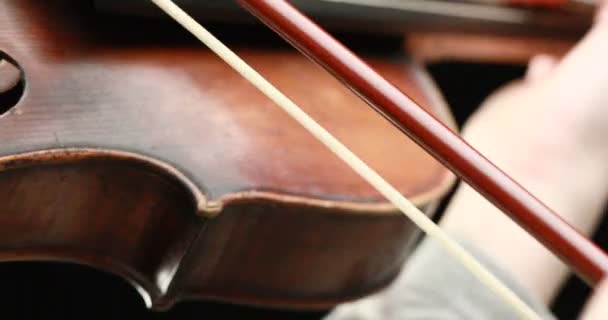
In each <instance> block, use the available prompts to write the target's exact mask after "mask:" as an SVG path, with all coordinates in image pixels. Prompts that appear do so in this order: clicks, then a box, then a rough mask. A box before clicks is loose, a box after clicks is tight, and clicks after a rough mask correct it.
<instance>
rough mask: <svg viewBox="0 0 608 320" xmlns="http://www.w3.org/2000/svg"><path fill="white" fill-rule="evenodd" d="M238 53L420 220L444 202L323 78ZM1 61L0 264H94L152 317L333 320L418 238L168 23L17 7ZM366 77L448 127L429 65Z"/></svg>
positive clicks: (368, 116) (8, 13)
mask: <svg viewBox="0 0 608 320" xmlns="http://www.w3.org/2000/svg"><path fill="white" fill-rule="evenodd" d="M239 37H240V36H239V33H237V34H236V36H235V37H233V38H236V39H237V40H241V41H239V43H240V46H238V47H237V50H238V52H239V53H240V54H242V55H243V57H244V58H245V60H247V61H248V62H249V63H251V64H252V65H253V66H254V67H255V68H257V69H259V70H260V71H261V73H262V74H264V75H265V76H267V77H268V79H269V80H270V81H271V82H273V83H276V84H277V85H278V87H279V88H280V89H282V90H283V91H284V92H286V94H287V95H288V96H290V97H292V98H293V99H294V100H295V101H297V102H298V103H299V104H300V105H302V107H303V108H304V109H306V110H307V111H308V112H309V113H310V114H311V115H312V116H313V117H314V118H316V119H317V120H318V121H319V122H321V123H322V124H323V125H325V126H326V127H327V128H328V129H329V130H330V131H331V132H333V133H335V134H336V135H337V136H338V137H339V138H340V139H341V140H343V141H344V142H345V143H346V144H347V145H348V146H349V147H351V148H352V149H353V150H354V151H355V152H356V153H357V154H359V155H360V156H361V157H362V158H363V159H364V160H366V161H367V162H368V163H370V164H371V165H372V167H374V168H375V169H377V170H378V171H379V172H380V173H381V174H383V175H384V176H385V177H386V178H387V179H388V180H389V181H390V182H391V183H393V184H394V185H396V186H397V187H398V188H399V190H401V191H402V192H403V193H404V194H405V195H406V196H408V197H410V198H411V199H413V200H414V201H415V203H416V204H417V205H419V206H420V207H421V208H429V207H431V206H432V205H434V204H435V203H436V201H437V200H438V199H439V198H440V197H441V196H442V195H443V194H445V192H446V191H447V190H448V188H449V186H450V185H451V183H452V182H453V181H454V179H453V178H454V177H453V176H452V175H451V174H450V173H449V172H448V171H447V170H446V169H445V168H443V167H442V166H441V165H440V164H439V163H438V162H436V161H435V160H433V159H432V158H431V157H430V156H428V155H427V154H426V153H425V152H424V151H422V150H421V149H420V148H419V147H418V146H416V145H415V144H414V143H413V142H411V141H410V140H409V139H407V138H406V137H404V136H403V135H402V134H401V133H399V132H398V131H397V130H394V129H393V128H392V127H391V126H390V124H388V123H387V122H386V121H385V120H384V119H382V118H381V117H379V116H377V115H376V114H375V113H374V112H373V111H372V110H370V109H369V107H368V106H367V105H365V104H364V103H363V102H361V101H360V100H359V99H358V98H357V97H356V96H354V95H353V94H352V93H351V92H349V91H348V89H346V88H344V87H343V86H342V85H341V84H340V83H338V82H337V81H336V80H334V79H333V78H332V77H331V76H330V75H328V74H327V73H326V72H325V71H323V70H322V69H320V68H318V67H316V66H315V65H314V64H313V63H312V62H310V61H308V60H307V59H306V58H305V57H303V56H302V55H301V54H299V53H298V52H296V51H295V50H292V49H288V48H286V47H285V46H280V45H279V46H269V45H268V43H260V44H259V45H257V44H255V42H254V41H253V40H252V39H238V38H239ZM243 40H245V41H243ZM247 40H251V41H247ZM0 50H2V51H4V52H6V53H7V54H8V55H10V56H11V57H12V58H13V59H14V60H15V61H16V62H18V63H19V65H20V66H21V68H22V69H23V71H24V74H25V81H26V83H25V94H24V96H23V98H22V99H21V101H19V103H18V104H17V106H15V107H14V108H12V109H10V111H9V112H7V113H6V114H4V115H3V116H1V117H0V141H2V143H1V144H0V163H1V165H0V190H1V192H0V203H1V205H0V228H1V230H2V232H1V234H2V235H1V236H0V260H3V261H14V260H28V261H30V260H54V261H72V262H78V263H84V264H89V265H92V266H94V267H96V268H98V269H100V270H104V271H107V272H113V273H116V274H119V275H121V276H123V277H125V278H126V279H128V280H129V281H130V282H132V283H134V285H135V286H136V287H137V288H139V289H140V291H141V292H142V293H143V296H144V297H146V299H149V301H148V302H149V306H150V307H152V308H156V309H163V308H168V307H170V306H171V305H172V304H173V303H175V302H177V301H180V300H183V299H219V300H222V301H227V302H233V303H243V304H256V305H264V306H274V307H290V308H305V309H307V308H326V307H328V306H331V305H333V304H335V303H337V302H339V301H344V300H347V299H351V298H353V297H357V296H361V295H364V294H367V293H370V292H373V291H374V290H376V289H378V288H380V287H382V286H383V285H385V284H387V283H388V282H389V281H390V280H391V279H393V278H394V277H395V276H396V274H397V273H398V271H399V266H400V265H401V264H402V263H403V261H405V259H406V257H407V255H408V254H409V252H410V250H411V244H412V241H413V240H414V239H415V238H416V236H417V235H418V232H417V231H416V230H415V229H414V228H413V226H412V225H411V224H410V223H409V221H407V220H406V219H405V218H404V217H402V216H401V215H400V214H399V213H398V212H397V211H396V210H395V209H394V208H393V207H392V206H391V205H390V204H388V203H387V202H386V201H384V200H383V199H382V198H381V197H380V196H379V195H378V194H377V193H376V192H375V191H374V190H373V189H372V188H371V187H370V186H368V185H366V184H365V183H364V182H363V181H362V180H360V178H359V177H358V176H357V175H356V174H354V173H352V172H351V171H350V170H349V168H348V167H347V166H346V165H344V164H342V163H341V162H340V161H339V160H338V159H337V158H335V157H334V156H333V155H332V154H331V153H330V152H329V151H327V150H325V149H324V147H323V146H322V145H321V144H320V143H318V142H317V141H316V140H315V139H314V138H313V137H311V136H309V135H308V134H307V132H306V131H305V130H304V129H301V128H299V127H298V126H297V125H296V124H295V123H294V122H293V121H292V120H291V119H290V118H288V116H287V115H285V114H283V113H281V111H280V110H279V109H278V108H277V107H275V106H274V105H272V103H271V102H270V101H269V100H267V99H266V98H265V97H264V96H262V95H261V94H260V93H258V92H257V91H256V89H254V88H253V87H251V86H250V85H248V84H247V83H246V81H245V80H243V79H241V78H240V77H239V76H238V75H237V74H235V73H233V72H232V71H231V70H230V69H229V67H227V66H225V65H224V64H223V63H222V62H221V61H220V60H219V59H217V58H216V57H214V56H213V55H212V54H211V53H210V52H208V51H206V50H205V49H204V48H202V47H201V46H200V45H198V44H196V42H195V41H194V39H190V38H189V37H188V36H187V35H186V34H185V33H184V31H182V30H181V29H180V28H178V27H177V26H175V25H173V24H172V23H171V22H169V21H157V20H150V21H148V20H145V19H141V20H136V21H131V20H127V19H122V18H116V17H109V16H104V15H99V14H98V13H96V12H95V11H93V10H92V8H91V7H89V5H88V4H87V3H86V2H80V1H67V0H63V1H52V2H40V1H34V0H3V1H0ZM367 59H368V61H369V63H370V64H372V65H374V66H375V67H376V68H377V69H378V70H379V71H380V72H381V73H382V74H383V75H385V76H386V77H387V78H389V79H391V80H392V81H394V82H395V83H397V84H399V86H400V87H402V88H404V89H405V90H407V91H408V92H410V93H411V94H412V96H413V97H415V99H416V100H417V101H419V102H420V103H421V104H422V105H423V106H425V108H427V109H428V110H429V111H431V112H433V113H434V114H436V115H437V116H439V117H441V118H442V119H444V120H445V121H447V122H448V123H451V118H450V115H449V111H448V110H447V109H446V108H445V105H444V104H443V101H442V99H441V97H440V95H439V94H438V93H437V91H436V89H435V88H434V87H433V86H432V85H430V82H429V79H428V78H426V75H425V74H424V73H423V72H422V71H421V70H420V69H419V68H418V66H417V65H415V64H412V63H409V61H408V60H407V58H406V57H405V56H403V55H398V56H396V57H395V56H377V55H375V56H368V57H367ZM429 214H431V212H430V211H429ZM5 229H6V230H5ZM91 290H94V288H92V289H91Z"/></svg>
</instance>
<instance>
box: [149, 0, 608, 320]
mask: <svg viewBox="0 0 608 320" xmlns="http://www.w3.org/2000/svg"><path fill="white" fill-rule="evenodd" d="M151 1H152V2H154V3H155V4H156V5H158V6H159V7H160V8H161V9H162V10H164V11H165V12H166V13H167V14H168V15H170V16H171V17H172V18H174V19H175V20H176V21H177V22H178V23H180V24H181V25H182V26H183V27H184V28H186V29H187V30H188V31H190V32H191V33H192V34H193V35H195V36H196V37H197V38H198V39H199V40H201V41H202V42H203V43H205V44H206V45H207V46H208V47H209V48H210V49H211V50H212V51H214V52H215V53H216V54H217V55H218V56H219V57H220V58H222V59H223V60H224V61H225V62H226V63H228V64H229V65H230V66H231V67H233V68H234V69H235V70H236V71H237V72H239V73H240V74H241V75H242V76H243V77H244V78H246V79H247V80H248V81H250V82H251V83H252V84H253V85H254V86H256V87H257V88H258V89H259V90H260V91H262V92H263V93H264V94H266V95H267V96H268V97H269V98H270V99H271V100H273V101H274V102H275V103H276V104H277V105H278V106H279V107H281V108H283V110H284V111H285V112H287V113H288V114H289V115H291V116H292V117H293V118H294V119H295V120H296V121H297V122H299V123H300V124H301V125H302V126H303V127H304V128H305V129H307V130H308V131H309V132H310V133H311V134H312V135H314V136H315V137H316V138H317V139H319V141H320V142H322V143H323V144H325V145H326V146H327V147H328V148H329V149H330V150H331V151H332V152H334V154H336V155H337V156H338V157H339V158H341V159H342V160H343V161H344V162H345V163H346V164H348V165H349V166H350V167H351V168H352V169H353V170H354V171H355V172H356V173H358V174H359V175H360V176H361V177H362V178H364V179H365V180H366V181H367V182H368V183H370V184H371V185H372V186H373V187H374V188H376V189H377V190H378V191H379V192H380V193H381V194H382V195H383V196H385V197H386V198H387V199H388V200H389V201H391V202H392V203H393V204H394V205H395V206H396V207H397V208H399V209H400V210H401V211H402V212H403V213H404V214H405V215H406V216H408V217H409V218H410V219H411V220H412V221H413V222H414V223H415V224H416V225H418V226H419V227H420V228H421V229H422V230H423V231H424V232H425V233H426V234H427V235H429V236H430V237H431V238H433V239H434V240H437V241H439V243H440V244H441V245H442V246H443V248H444V249H446V250H447V252H448V253H450V254H452V255H453V256H454V257H455V258H457V259H458V260H459V261H460V262H461V263H462V264H463V265H464V266H465V267H466V268H467V269H469V270H470V271H471V272H472V273H473V274H474V275H476V276H477V277H478V278H479V280H481V281H482V282H483V283H485V284H486V285H488V286H489V287H490V288H491V289H492V290H494V291H495V292H496V293H497V294H498V295H499V296H501V297H502V298H503V299H504V300H505V301H506V302H507V303H509V304H510V305H512V306H513V307H514V308H515V310H516V311H517V312H518V313H519V314H520V315H521V316H522V317H523V318H526V319H540V317H539V316H538V315H537V314H536V313H535V312H534V311H533V310H532V309H531V308H530V307H529V306H527V305H526V304H525V303H524V302H523V301H522V300H521V299H520V298H519V297H518V296H517V295H516V294H514V293H513V292H512V291H511V290H510V289H509V288H507V287H506V286H505V285H504V284H502V283H501V282H500V281H499V280H498V279H497V278H496V277H495V276H494V275H492V274H491V273H490V272H488V271H487V270H486V269H485V267H484V266H483V265H481V264H480V263H479V262H478V261H476V260H475V258H474V257H473V256H472V255H471V254H469V253H468V252H467V251H466V250H464V249H463V248H462V247H461V246H460V245H459V244H458V243H456V242H455V241H454V240H452V239H451V238H450V237H449V236H448V235H447V234H445V232H443V230H441V228H439V227H438V226H437V225H435V223H434V222H433V221H432V220H431V219H430V218H428V217H427V216H426V215H425V214H424V213H422V212H421V211H420V210H419V209H418V208H417V207H416V206H414V205H413V204H412V203H411V202H409V201H408V200H407V199H406V198H405V197H403V195H401V194H400V193H399V192H398V191H397V190H396V189H395V188H394V187H392V186H391V185H390V184H389V183H388V182H386V181H385V180H384V179H383V178H382V177H381V176H380V175H378V174H377V173H376V172H375V171H373V170H372V169H371V168H370V167H369V166H367V164H365V163H364V162H363V161H362V160H360V159H359V158H358V157H357V156H356V155H355V154H354V153H352V152H351V151H350V150H349V149H348V148H347V147H346V146H344V145H343V144H342V143H341V142H340V141H338V140H337V139H336V138H334V137H333V136H332V135H331V134H330V133H329V132H327V131H326V130H325V129H324V128H323V127H321V126H320V125H319V124H318V123H316V122H315V121H314V120H313V119H312V118H310V117H309V116H308V115H307V114H306V113H305V112H304V111H302V110H301V109H300V108H299V107H298V106H297V105H296V104H295V103H293V102H292V101H291V100H290V99H289V98H287V97H286V96H285V95H283V94H282V93H281V92H280V91H279V90H278V89H276V88H275V87H274V86H273V85H272V84H271V83H269V82H268V81H267V80H266V79H264V78H263V77H262V76H261V75H260V74H259V73H257V72H256V71H255V70H254V69H252V68H251V67H250V66H249V65H247V64H246V63H245V62H244V61H243V60H242V59H240V58H239V57H238V56H237V55H236V54H235V53H234V52H232V51H231V50H230V49H229V48H228V47H226V46H225V45H224V44H223V43H221V42H220V41H219V40H218V39H216V38H215V37H214V36H213V35H212V34H211V33H209V32H208V31H207V30H206V29H205V28H204V27H203V26H201V25H200V24H199V23H197V22H196V21H195V20H194V19H192V17H190V16H189V15H188V14H187V13H185V12H184V11H183V10H181V9H180V8H179V7H178V6H177V5H175V4H174V3H173V2H172V0H151ZM240 3H241V4H242V5H243V6H244V7H245V8H247V9H248V10H249V11H250V12H252V14H254V15H256V16H257V17H258V18H259V19H260V20H262V21H264V22H265V23H266V24H267V25H268V26H270V27H271V28H273V29H275V31H277V32H278V33H279V34H280V35H281V36H283V37H284V38H285V39H286V40H288V41H289V42H291V43H292V44H293V45H294V46H295V47H296V48H298V49H300V50H301V51H302V52H303V53H304V54H306V55H307V56H308V57H309V58H310V59H312V60H313V61H316V62H317V63H319V64H320V65H322V66H323V67H325V68H326V69H327V70H328V71H329V72H331V73H332V74H333V75H334V76H336V77H337V78H338V79H339V80H341V81H342V82H343V83H344V84H345V85H347V86H348V87H350V88H351V90H353V91H354V92H355V93H356V94H358V95H359V96H360V97H362V98H363V99H364V100H365V101H367V102H368V104H370V105H371V106H372V107H374V108H375V109H376V110H377V111H378V112H380V114H382V115H383V116H385V117H386V118H387V119H388V120H390V121H391V122H392V123H393V124H394V125H395V126H397V128H399V129H401V130H402V131H403V132H405V133H406V134H407V135H408V136H410V137H411V138H412V139H413V140H414V141H416V142H417V143H418V144H419V145H421V146H422V147H423V148H424V149H425V150H426V151H427V152H429V153H430V154H431V155H433V156H434V157H435V158H437V159H438V160H440V161H441V162H442V163H444V165H446V166H447V167H448V168H450V169H451V170H452V171H453V172H454V173H456V174H457V175H458V176H460V177H461V178H462V179H463V180H465V181H467V182H469V183H470V184H471V185H472V186H473V187H474V188H475V189H477V190H478V191H479V192H480V193H481V194H482V195H483V196H485V197H486V198H487V199H488V200H490V201H492V202H493V203H494V204H495V205H497V206H498V207H499V208H501V209H502V210H503V211H505V212H506V213H507V214H509V215H510V216H511V217H512V218H514V219H515V220H516V222H518V223H519V224H520V225H522V226H524V228H526V229H528V230H529V231H530V232H532V234H533V235H534V236H535V237H537V239H539V240H540V241H541V242H542V243H544V244H545V245H546V246H548V247H549V248H550V249H551V250H552V251H553V252H554V253H555V254H557V255H558V256H559V257H561V258H562V259H563V260H565V261H566V263H567V264H569V265H570V266H571V267H573V268H574V269H575V270H576V271H578V273H579V275H581V276H582V277H583V278H584V279H586V280H588V281H589V282H591V283H592V284H594V283H596V282H598V281H599V280H600V279H601V278H602V277H603V275H604V274H605V272H606V270H608V267H607V266H608V257H607V256H606V255H605V254H604V253H603V252H602V251H601V250H600V249H599V248H597V247H596V246H595V245H594V244H593V243H592V242H591V241H589V240H588V239H587V238H585V237H584V236H582V235H581V234H579V233H578V232H576V230H575V229H573V228H572V227H571V226H569V225H568V224H567V223H566V222H565V221H563V220H562V219H560V218H559V216H557V214H555V213H554V212H552V211H551V210H550V209H549V208H548V207H547V206H545V205H544V204H542V203H541V202H540V201H539V200H538V199H536V198H534V197H533V196H532V195H531V194H530V193H528V192H527V191H526V190H525V189H523V187H521V186H519V185H518V184H517V183H515V181H513V180H512V179H510V178H509V177H508V176H507V175H506V174H505V173H503V172H502V171H500V170H499V169H498V168H497V167H495V166H494V165H493V164H492V163H490V162H489V161H488V160H487V159H485V158H484V157H483V156H482V155H481V154H479V153H478V152H476V151H475V150H474V149H473V148H472V147H470V146H469V145H468V144H466V143H465V142H464V141H463V140H462V139H460V138H459V137H458V135H457V134H456V133H454V132H452V131H451V130H450V129H449V128H448V127H446V126H445V125H443V124H442V123H441V122H440V121H439V120H437V119H435V118H434V117H432V116H431V115H430V114H428V113H427V112H426V111H424V110H423V109H422V108H420V107H419V106H418V105H416V104H415V103H414V102H413V101H412V100H411V99H409V98H408V97H407V96H406V95H405V94H404V93H403V92H401V91H400V90H398V89H397V88H396V87H395V86H393V85H391V84H390V83H388V82H387V81H386V80H385V79H383V78H382V77H381V76H380V75H378V74H377V73H376V72H375V71H374V70H373V69H371V68H370V67H368V66H367V65H366V64H365V63H363V62H362V61H361V60H360V59H359V58H357V57H356V56H355V55H354V54H353V53H352V52H350V51H349V50H348V49H346V48H345V47H344V46H342V45H341V44H340V43H339V42H337V41H336V40H335V39H333V38H332V37H331V36H330V35H329V34H327V33H326V32H325V31H323V30H322V29H321V28H320V27H318V26H317V25H316V24H314V23H313V22H312V21H310V20H309V19H308V18H306V17H305V16H304V15H303V14H302V13H300V12H299V11H298V10H297V9H295V8H294V7H292V6H291V5H289V4H288V3H287V2H285V1H283V0H266V1H265V0H260V1H255V0H240ZM562 233H564V234H565V236H564V234H562ZM569 241H571V242H569ZM560 249H562V250H564V249H565V250H566V251H565V252H561V251H560Z"/></svg>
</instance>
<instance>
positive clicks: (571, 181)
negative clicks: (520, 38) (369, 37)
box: [440, 1, 608, 320]
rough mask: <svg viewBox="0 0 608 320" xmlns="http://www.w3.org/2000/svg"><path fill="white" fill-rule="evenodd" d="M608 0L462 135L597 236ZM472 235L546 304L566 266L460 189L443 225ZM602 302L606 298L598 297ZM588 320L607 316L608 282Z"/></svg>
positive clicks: (490, 102)
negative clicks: (561, 51)
mask: <svg viewBox="0 0 608 320" xmlns="http://www.w3.org/2000/svg"><path fill="white" fill-rule="evenodd" d="M607 58H608V5H607V4H606V1H604V2H603V4H602V5H601V6H600V9H599V10H598V14H597V19H596V23H595V25H594V26H593V28H592V29H591V30H590V31H589V33H588V34H587V35H586V36H585V37H584V38H583V39H582V40H581V41H580V42H579V43H578V44H577V45H576V47H574V48H573V49H572V50H571V51H570V52H569V53H568V54H567V55H566V56H564V57H561V58H560V59H557V58H554V57H550V56H544V55H541V56H538V57H535V58H534V59H532V60H531V61H530V64H529V70H528V73H527V75H526V78H525V79H522V80H521V81H517V82H515V83H511V84H509V85H508V86H506V87H505V88H503V89H501V90H499V91H497V92H496V93H494V94H493V95H492V96H490V97H489V98H488V99H487V100H486V101H485V103H484V104H483V105H482V106H481V107H480V109H479V111H478V112H477V113H476V114H475V115H474V116H473V117H472V118H471V119H470V120H469V121H468V123H467V124H466V126H465V127H464V128H463V137H464V138H465V139H466V140H467V141H468V142H469V143H470V144H471V145H472V146H473V147H475V148H477V149H478V150H479V151H480V152H482V153H483V154H484V155H486V156H487V157H488V158H489V159H490V160H492V161H493V162H494V163H496V164H497V165H498V166H499V167H501V168H502V169H503V170H504V171H506V172H507V173H508V174H510V175H511V176H512V177H513V178H515V179H516V180H517V181H519V182H520V183H521V184H522V185H524V186H525V187H526V188H528V189H529V190H530V191H531V192H532V193H533V194H535V195H536V196H537V197H539V198H540V199H541V200H542V201H543V202H545V203H546V204H547V205H549V206H550V207H551V208H553V209H554V210H555V211H556V212H559V213H560V215H562V217H563V218H564V219H565V220H567V221H568V222H569V223H570V224H572V225H573V226H574V227H575V228H577V229H579V230H580V231H581V232H582V233H584V234H587V235H590V234H591V233H592V232H593V231H594V230H595V228H596V226H597V224H598V223H599V222H600V219H601V218H602V214H603V212H604V204H605V203H606V200H608V199H607V198H608V183H607V182H608V166H606V163H608V145H607V144H608V141H606V139H605V137H606V136H607V135H608V125H607V124H608V123H607V121H608V59H607ZM440 224H441V225H442V226H443V227H444V228H445V229H446V230H447V231H449V232H450V233H452V234H457V235H459V236H462V237H466V238H467V239H469V240H470V241H474V242H475V243H476V244H478V246H479V247H480V249H481V250H482V251H483V252H484V253H485V254H486V255H488V256H490V257H491V258H492V259H493V260H495V261H496V262H497V263H498V264H499V265H501V266H502V267H503V269H504V270H509V272H510V274H511V275H512V276H513V277H514V278H515V279H516V281H518V282H519V284H520V285H522V286H524V287H526V288H527V289H528V290H529V291H530V292H532V293H533V294H535V295H537V296H538V297H539V298H540V299H542V300H543V301H544V302H546V303H547V304H549V303H550V302H551V301H552V299H553V298H554V297H555V295H556V294H557V292H558V290H559V289H560V287H561V286H562V285H563V283H564V281H565V280H566V278H567V276H568V275H569V274H570V271H569V270H568V268H567V267H566V266H565V265H564V264H563V263H561V262H560V261H559V260H558V259H557V258H556V257H555V256H553V255H552V254H551V253H550V252H549V251H548V250H547V249H545V248H544V247H542V246H541V245H540V244H539V243H538V242H537V241H536V240H535V239H533V238H532V237H531V236H530V235H528V234H527V233H526V232H524V231H523V230H522V229H521V228H520V227H519V226H517V225H516V224H515V223H513V222H512V221H511V220H510V219H509V218H508V217H506V216H505V215H504V214H502V213H501V212H500V211H499V210H498V209H496V208H495V207H494V206H493V205H491V204H490V203H488V202H487V201H486V200H485V199H483V198H482V197H481V196H479V195H478V194H477V193H476V192H475V191H474V190H472V189H471V188H470V187H468V186H466V185H462V186H460V187H459V189H458V190H457V192H456V194H455V196H454V198H453V200H452V201H451V202H450V204H449V206H448V208H447V210H446V214H445V216H444V218H443V219H442V221H441V223H440ZM598 301H601V302H598ZM586 310H587V311H586V312H585V314H584V315H583V316H582V319H584V320H589V319H608V283H607V284H602V285H600V286H598V288H597V293H596V294H595V295H594V297H593V298H592V299H591V300H590V302H589V305H588V306H587V309H586Z"/></svg>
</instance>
